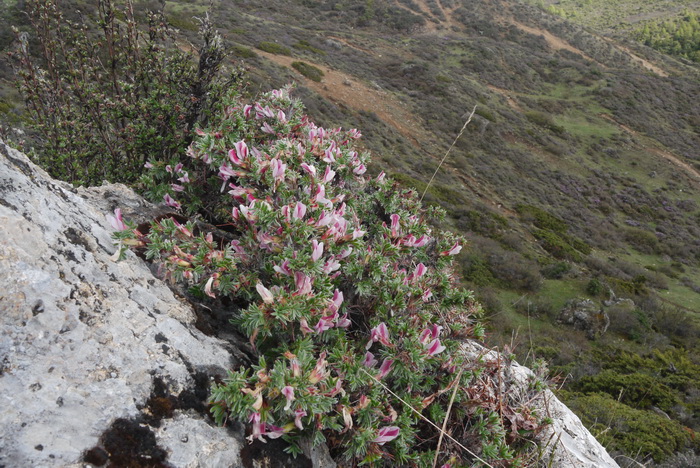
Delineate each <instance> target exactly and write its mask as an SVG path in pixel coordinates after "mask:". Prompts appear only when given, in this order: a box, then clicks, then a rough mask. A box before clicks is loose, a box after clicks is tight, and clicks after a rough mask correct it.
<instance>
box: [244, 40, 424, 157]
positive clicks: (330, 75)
mask: <svg viewBox="0 0 700 468" xmlns="http://www.w3.org/2000/svg"><path fill="white" fill-rule="evenodd" d="M255 53H257V54H259V55H261V56H263V57H265V58H266V59H268V60H270V61H272V62H275V63H277V64H278V65H283V66H285V67H287V68H289V69H290V70H292V72H294V73H298V72H296V70H294V69H293V68H292V62H295V61H297V60H296V59H294V58H292V57H287V56H283V55H275V54H270V53H268V52H264V51H262V50H259V49H255ZM304 62H306V63H309V64H311V65H313V66H315V67H317V68H320V69H321V70H323V73H324V77H323V80H322V81H321V82H320V83H318V82H315V81H312V80H309V79H307V78H305V77H303V76H302V75H301V74H298V75H299V79H300V80H301V81H303V83H304V86H307V87H309V88H311V89H313V90H314V91H316V92H317V93H318V94H320V95H321V96H323V97H324V98H326V99H328V100H329V101H332V102H334V103H336V104H341V105H343V106H345V107H349V108H351V109H355V110H361V111H366V112H374V113H375V114H377V117H379V118H380V119H381V120H382V121H383V122H384V123H386V124H387V125H390V126H392V127H394V128H395V129H396V130H398V132H399V133H401V135H403V136H404V137H406V138H407V139H408V140H409V141H410V142H411V143H413V144H414V145H416V146H421V145H420V143H419V141H426V140H427V137H426V134H425V132H424V131H423V129H422V128H421V124H420V121H419V119H418V118H417V117H416V116H415V115H413V114H412V113H411V111H410V110H409V109H408V108H407V107H408V106H407V105H406V104H405V103H403V102H401V101H400V100H399V99H397V98H396V97H394V96H392V95H390V93H388V92H387V91H384V90H382V89H379V88H378V87H376V88H375V87H370V86H368V85H366V84H365V83H363V82H361V81H359V80H357V79H355V78H354V77H352V76H350V75H348V74H346V73H342V72H339V71H336V70H333V69H330V68H328V67H326V66H324V65H320V64H317V63H313V62H310V61H308V60H304Z"/></svg>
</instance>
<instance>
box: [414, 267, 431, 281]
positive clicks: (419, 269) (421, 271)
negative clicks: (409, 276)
mask: <svg viewBox="0 0 700 468" xmlns="http://www.w3.org/2000/svg"><path fill="white" fill-rule="evenodd" d="M426 271H428V267H426V266H425V265H423V264H422V263H419V264H418V266H416V269H415V270H414V271H413V279H414V280H415V279H418V278H420V277H422V276H423V275H425V272H426Z"/></svg>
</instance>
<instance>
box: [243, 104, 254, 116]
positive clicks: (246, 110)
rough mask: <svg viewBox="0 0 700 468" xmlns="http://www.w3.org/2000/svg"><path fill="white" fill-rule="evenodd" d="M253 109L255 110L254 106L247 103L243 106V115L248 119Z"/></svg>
mask: <svg viewBox="0 0 700 468" xmlns="http://www.w3.org/2000/svg"><path fill="white" fill-rule="evenodd" d="M252 110H253V106H251V105H250V104H247V105H245V106H243V117H245V118H246V119H249V118H250V112H251V111H252Z"/></svg>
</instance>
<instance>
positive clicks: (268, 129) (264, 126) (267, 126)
mask: <svg viewBox="0 0 700 468" xmlns="http://www.w3.org/2000/svg"><path fill="white" fill-rule="evenodd" d="M260 130H262V131H263V132H264V133H269V134H272V135H274V133H275V129H274V128H272V127H270V124H269V123H267V122H263V124H262V127H260Z"/></svg>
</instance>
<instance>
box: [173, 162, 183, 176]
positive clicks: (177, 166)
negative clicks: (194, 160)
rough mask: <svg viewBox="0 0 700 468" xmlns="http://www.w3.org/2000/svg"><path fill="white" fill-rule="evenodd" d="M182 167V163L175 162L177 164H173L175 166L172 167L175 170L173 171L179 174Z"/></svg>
mask: <svg viewBox="0 0 700 468" xmlns="http://www.w3.org/2000/svg"><path fill="white" fill-rule="evenodd" d="M182 167H183V164H182V163H177V164H176V165H175V168H174V169H173V171H175V172H177V173H178V174H179V173H180V172H182Z"/></svg>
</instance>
